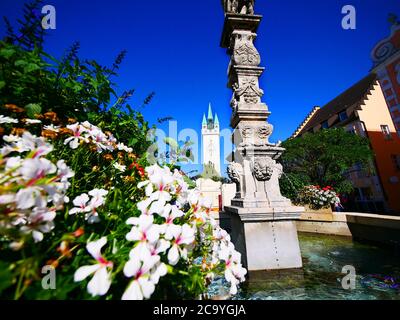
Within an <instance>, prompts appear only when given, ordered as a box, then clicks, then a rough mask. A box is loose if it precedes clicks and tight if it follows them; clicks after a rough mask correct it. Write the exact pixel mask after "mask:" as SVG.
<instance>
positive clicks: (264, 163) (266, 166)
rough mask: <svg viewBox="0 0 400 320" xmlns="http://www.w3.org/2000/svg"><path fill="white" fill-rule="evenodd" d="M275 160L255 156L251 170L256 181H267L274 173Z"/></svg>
mask: <svg viewBox="0 0 400 320" xmlns="http://www.w3.org/2000/svg"><path fill="white" fill-rule="evenodd" d="M275 163H276V162H275V161H274V160H272V159H271V158H269V157H265V158H255V159H254V160H253V162H252V166H251V170H252V173H253V176H254V178H255V179H256V180H257V181H268V180H270V179H271V177H272V175H273V173H274V166H275Z"/></svg>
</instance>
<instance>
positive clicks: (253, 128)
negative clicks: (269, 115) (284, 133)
mask: <svg viewBox="0 0 400 320" xmlns="http://www.w3.org/2000/svg"><path fill="white" fill-rule="evenodd" d="M235 132H237V133H238V135H236V136H235V139H236V140H235V141H234V143H235V144H236V145H238V146H240V147H247V146H252V147H266V146H276V144H273V143H270V142H269V137H270V136H271V135H272V132H273V126H272V125H271V124H269V123H261V124H260V123H251V122H243V123H241V124H240V125H239V126H238V127H237V129H236V130H235Z"/></svg>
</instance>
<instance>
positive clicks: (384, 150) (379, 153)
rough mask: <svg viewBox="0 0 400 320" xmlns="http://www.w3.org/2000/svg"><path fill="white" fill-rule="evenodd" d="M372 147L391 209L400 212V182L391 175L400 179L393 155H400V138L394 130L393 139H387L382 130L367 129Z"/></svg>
mask: <svg viewBox="0 0 400 320" xmlns="http://www.w3.org/2000/svg"><path fill="white" fill-rule="evenodd" d="M367 133H368V137H369V140H370V142H371V146H372V149H373V151H374V153H375V160H376V167H377V170H378V175H379V176H380V178H381V182H382V187H383V189H384V191H385V194H386V196H387V200H388V205H389V207H390V209H392V210H394V211H396V212H398V213H400V182H399V183H397V184H393V183H391V182H390V178H391V177H397V178H398V180H399V181H400V172H399V171H397V170H396V167H395V165H394V163H393V160H392V158H391V155H392V154H393V155H400V138H399V136H398V135H397V133H394V132H392V140H385V137H384V135H383V133H382V132H377V131H367Z"/></svg>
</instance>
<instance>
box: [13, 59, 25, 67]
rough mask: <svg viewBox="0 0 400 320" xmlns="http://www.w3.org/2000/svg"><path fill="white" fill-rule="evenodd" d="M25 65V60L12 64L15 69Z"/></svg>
mask: <svg viewBox="0 0 400 320" xmlns="http://www.w3.org/2000/svg"><path fill="white" fill-rule="evenodd" d="M26 64H27V62H26V61H25V60H17V61H15V63H14V65H15V66H16V67H19V66H25V65H26Z"/></svg>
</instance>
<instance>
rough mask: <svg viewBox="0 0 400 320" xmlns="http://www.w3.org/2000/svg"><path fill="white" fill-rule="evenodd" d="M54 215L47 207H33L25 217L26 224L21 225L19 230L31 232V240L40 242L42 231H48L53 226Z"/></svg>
mask: <svg viewBox="0 0 400 320" xmlns="http://www.w3.org/2000/svg"><path fill="white" fill-rule="evenodd" d="M55 217H56V213H55V212H54V211H50V210H49V209H48V208H34V209H33V211H31V212H30V213H29V216H28V217H27V221H26V225H24V226H22V227H21V232H23V233H32V237H33V240H34V241H35V242H40V241H42V240H43V233H49V232H50V231H51V230H52V229H53V228H54V223H53V220H54V218H55Z"/></svg>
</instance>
